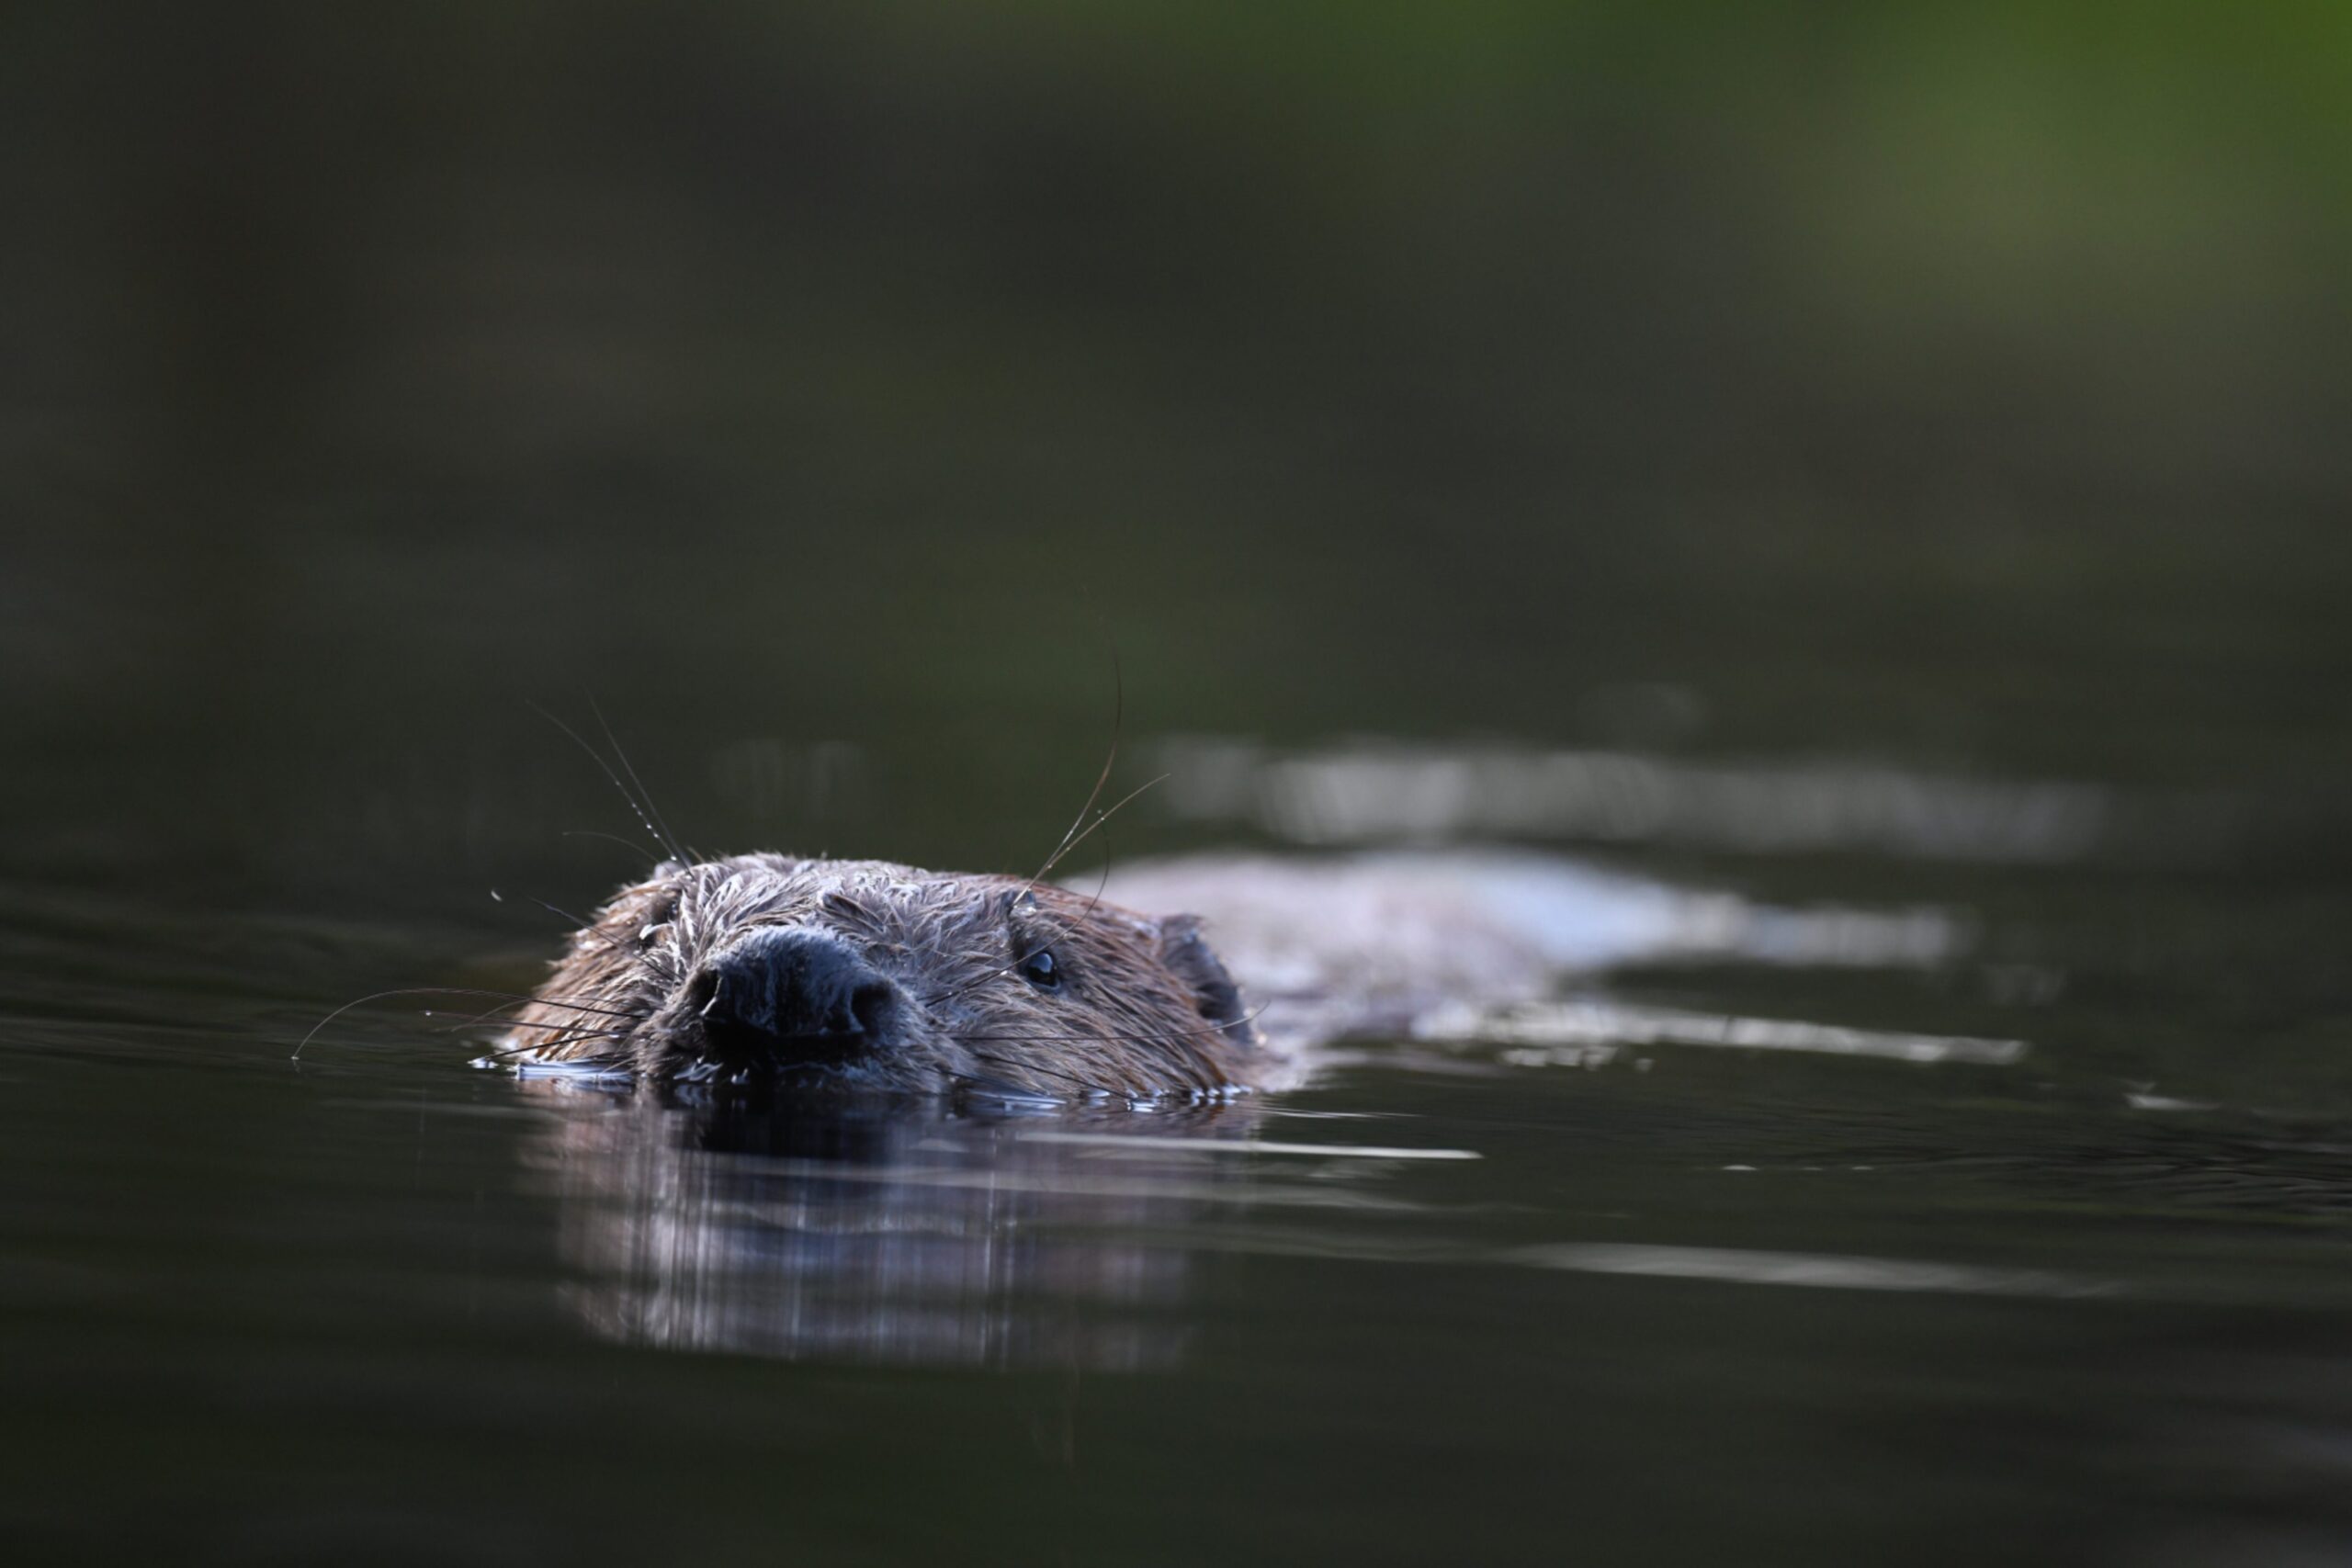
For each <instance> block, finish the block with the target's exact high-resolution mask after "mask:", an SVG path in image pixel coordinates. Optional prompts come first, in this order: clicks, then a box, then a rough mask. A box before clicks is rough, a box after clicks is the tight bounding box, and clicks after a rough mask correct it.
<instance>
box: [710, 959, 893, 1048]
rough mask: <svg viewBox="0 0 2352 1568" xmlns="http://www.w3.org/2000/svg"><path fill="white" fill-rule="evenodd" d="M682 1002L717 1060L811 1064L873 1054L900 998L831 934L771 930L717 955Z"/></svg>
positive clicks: (868, 965) (879, 975) (869, 967)
mask: <svg viewBox="0 0 2352 1568" xmlns="http://www.w3.org/2000/svg"><path fill="white" fill-rule="evenodd" d="M683 1000H684V1002H685V1004H686V1006H688V1007H689V1008H691V1009H692V1010H694V1012H695V1014H696V1016H698V1017H699V1018H700V1020H701V1021H702V1032H703V1035H704V1038H705V1039H706V1040H707V1042H708V1043H709V1046H710V1048H711V1049H712V1051H714V1052H715V1053H717V1054H718V1055H720V1056H722V1057H725V1058H729V1059H737V1058H744V1057H753V1056H760V1057H766V1058H768V1059H770V1060H773V1061H778V1062H801V1061H808V1062H815V1061H825V1060H831V1059H835V1058H840V1057H845V1056H848V1055H853V1054H854V1053H856V1052H858V1051H863V1050H872V1049H876V1047H877V1046H878V1045H879V1044H880V1043H881V1042H882V1041H883V1040H884V1039H885V1038H886V1037H887V1035H888V1031H889V1029H890V1027H891V1025H892V1022H893V1021H894V1019H895V1010H896V1009H897V1007H898V991H897V987H894V986H893V985H892V984H891V983H890V981H889V980H888V979H887V978H886V977H885V976H882V975H881V974H880V973H879V972H878V971H876V969H874V968H873V967H872V966H871V965H870V964H867V963H866V962H865V959H864V958H862V957H861V956H859V955H858V954H857V953H855V952H854V951H853V950H852V949H851V948H849V946H848V945H847V944H846V943H843V942H841V941H840V940H839V939H838V938H836V937H833V936H832V935H831V934H830V933H828V932H824V931H810V930H809V929H806V928H796V927H775V928H770V929H768V930H764V931H756V932H754V933H752V935H750V936H747V937H745V938H743V939H742V940H741V941H740V942H736V943H735V944H734V945H733V946H732V947H730V948H729V949H728V950H727V951H726V952H725V953H721V954H719V955H718V957H717V958H716V959H715V960H713V961H712V962H711V963H710V964H708V965H707V967H706V968H704V969H703V970H702V971H701V972H700V973H699V974H697V975H696V976H695V977H694V978H693V979H692V980H691V981H689V982H688V984H687V989H686V991H685V993H684V998H683Z"/></svg>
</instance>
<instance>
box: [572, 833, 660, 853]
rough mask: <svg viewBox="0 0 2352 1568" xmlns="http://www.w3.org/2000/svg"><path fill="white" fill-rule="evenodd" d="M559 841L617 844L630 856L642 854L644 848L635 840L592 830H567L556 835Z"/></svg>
mask: <svg viewBox="0 0 2352 1568" xmlns="http://www.w3.org/2000/svg"><path fill="white" fill-rule="evenodd" d="M556 837H558V838H560V839H602V840H605V842H606V843H608V844H618V845H620V847H621V848H623V849H625V850H627V851H628V852H630V853H631V854H639V855H641V854H643V853H644V852H645V846H644V845H643V844H640V843H639V842H638V841H637V840H635V839H624V838H622V837H621V836H620V835H619V834H618V833H600V832H598V831H596V829H593V828H567V829H564V830H563V831H562V832H560V833H559V834H557V835H556Z"/></svg>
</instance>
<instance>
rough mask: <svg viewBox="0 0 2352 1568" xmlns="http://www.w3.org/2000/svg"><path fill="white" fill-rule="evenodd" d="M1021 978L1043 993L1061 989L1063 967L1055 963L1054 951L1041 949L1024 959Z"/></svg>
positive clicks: (1046, 948)
mask: <svg viewBox="0 0 2352 1568" xmlns="http://www.w3.org/2000/svg"><path fill="white" fill-rule="evenodd" d="M1021 977H1022V978H1023V979H1024V980H1026V981H1028V982H1029V983H1030V984H1031V985H1033V986H1035V987H1037V988H1038V989H1039V990H1041V991H1057V990H1059V989H1061V984H1062V966H1061V964H1058V963H1057V962H1056V961H1055V958H1054V952H1053V949H1051V948H1049V947H1041V948H1039V949H1038V950H1037V951H1036V952H1035V953H1031V954H1030V955H1029V956H1028V957H1026V958H1024V959H1023V960H1022V961H1021Z"/></svg>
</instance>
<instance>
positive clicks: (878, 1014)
mask: <svg viewBox="0 0 2352 1568" xmlns="http://www.w3.org/2000/svg"><path fill="white" fill-rule="evenodd" d="M894 1005H896V998H895V996H894V994H893V993H892V991H891V989H890V987H889V985H888V982H886V981H881V980H869V981H867V982H866V983H865V984H864V985H862V986H859V987H857V988H856V989H854V990H853V991H852V992H851V993H850V997H849V1014H850V1017H851V1018H853V1019H854V1020H855V1021H856V1028H857V1032H859V1033H861V1034H879V1033H881V1032H882V1028H883V1025H884V1024H885V1023H887V1022H888V1021H889V1017H890V1009H891V1008H892V1007H893V1006H894Z"/></svg>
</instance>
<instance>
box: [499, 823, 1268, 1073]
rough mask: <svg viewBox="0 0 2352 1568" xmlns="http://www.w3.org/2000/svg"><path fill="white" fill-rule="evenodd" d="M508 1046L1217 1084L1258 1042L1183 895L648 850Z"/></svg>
mask: <svg viewBox="0 0 2352 1568" xmlns="http://www.w3.org/2000/svg"><path fill="white" fill-rule="evenodd" d="M503 1054H504V1055H508V1056H510V1057H512V1058H515V1059H517V1060H519V1061H522V1062H525V1063H570V1064H577V1065H581V1066H589V1067H602V1068H606V1069H613V1070H617V1071H622V1072H627V1073H629V1074H632V1075H634V1076H637V1077H643V1078H650V1079H656V1080H662V1081H666V1082H673V1083H675V1082H685V1083H705V1084H710V1083H718V1084H739V1083H741V1084H750V1083H754V1082H757V1083H763V1084H783V1085H789V1086H792V1087H795V1088H811V1089H821V1088H831V1089H874V1090H885V1091H897V1092H903V1093H913V1094H926V1095H940V1094H947V1095H956V1094H964V1093H979V1094H996V1095H1011V1096H1016V1097H1041V1098H1045V1099H1051V1100H1066V1099H1071V1098H1086V1097H1090V1096H1125V1097H1128V1098H1131V1099H1132V1098H1141V1099H1151V1098H1157V1097H1160V1096H1184V1095H1193V1096H1199V1095H1216V1094H1221V1093H1228V1092H1234V1091H1239V1090H1246V1089H1251V1088H1253V1087H1257V1086H1258V1085H1259V1084H1260V1083H1261V1081H1262V1080H1263V1079H1265V1078H1266V1077H1267V1076H1268V1072H1269V1069H1270V1067H1271V1066H1272V1061H1271V1055H1272V1054H1271V1053H1270V1052H1269V1051H1268V1050H1267V1049H1266V1047H1265V1045H1264V1042H1263V1041H1262V1039H1261V1036H1260V1035H1259V1032H1258V1031H1257V1029H1256V1026H1255V1024H1254V1022H1253V1021H1252V1019H1251V1016H1250V1012H1249V1010H1248V1009H1247V1007H1246V1006H1245V1004H1244V1001H1243V998H1242V995H1241V991H1240V987H1238V986H1237V985H1236V984H1235V983H1234V980H1233V977H1232V976H1231V975H1229V974H1228V973H1227V970H1226V967H1225V965H1224V964H1222V963H1221V962H1219V960H1218V958H1217V956H1216V953H1215V952H1213V951H1212V950H1211V949H1210V947H1209V944H1208V942H1207V940H1206V938H1205V937H1204V934H1203V931H1202V928H1201V922H1200V921H1199V920H1198V919H1195V918H1193V917H1192V916H1189V915H1170V916H1160V917H1153V916H1148V915H1142V914H1137V913H1136V912H1134V911H1133V910H1129V909H1125V908H1118V907H1115V906H1114V905H1110V904H1106V903H1103V902H1102V901H1101V900H1100V899H1099V898H1097V897H1090V896H1088V895H1087V894H1085V893H1082V892H1079V891H1075V890H1072V889H1070V888H1067V887H1061V886H1054V885H1051V884H1046V883H1041V882H1038V881H1036V880H1034V879H1023V878H1020V877H1014V876H1004V875H975V874H955V873H939V872H931V871H923V870H920V869H918V868H916V867H913V866H909V865H899V864H896V863H890V862H888V861H870V860H849V861H840V860H821V859H801V858H797V857H794V856H790V855H782V854H745V855H734V856H729V857H727V858H724V859H716V860H699V861H692V862H688V861H684V860H671V861H665V862H663V863H662V864H660V865H658V866H656V867H655V868H654V870H653V872H652V874H650V875H649V876H648V877H647V878H646V879H645V880H644V881H642V882H639V883H637V884H636V885H634V886H628V887H625V888H623V889H621V891H620V892H618V893H617V894H616V895H615V896H614V897H613V898H612V899H611V901H610V902H608V903H607V904H605V907H604V908H602V909H600V910H599V911H597V913H596V915H595V917H594V919H591V920H590V921H589V922H588V924H587V925H585V926H584V927H582V929H581V930H580V931H577V932H576V933H574V935H573V936H572V938H571V942H570V945H569V947H568V948H567V950H566V952H565V953H564V955H563V956H562V957H561V958H560V959H559V960H558V961H557V963H556V964H555V967H554V971H553V973H552V974H550V975H549V976H548V978H547V980H546V982H545V983H544V984H543V985H541V986H540V987H538V989H537V992H536V993H535V995H534V998H533V999H532V1000H531V1002H530V1003H529V1004H528V1005H527V1006H526V1008H524V1009H523V1010H521V1011H520V1012H518V1013H517V1014H516V1015H515V1024H514V1027H513V1029H512V1030H511V1031H510V1032H509V1033H508V1035H507V1037H506V1040H505V1051H504V1053H503Z"/></svg>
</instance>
